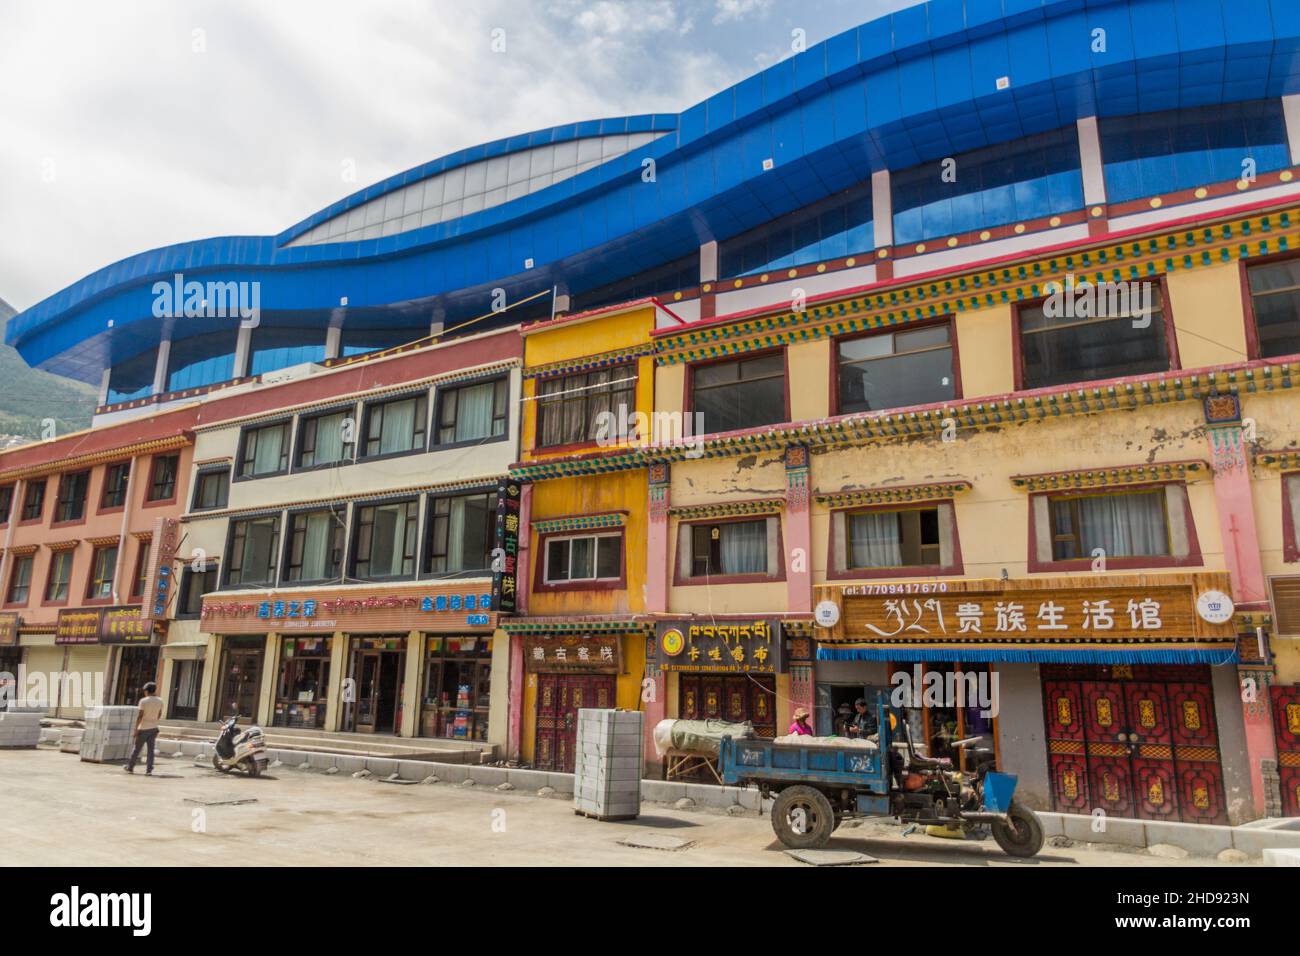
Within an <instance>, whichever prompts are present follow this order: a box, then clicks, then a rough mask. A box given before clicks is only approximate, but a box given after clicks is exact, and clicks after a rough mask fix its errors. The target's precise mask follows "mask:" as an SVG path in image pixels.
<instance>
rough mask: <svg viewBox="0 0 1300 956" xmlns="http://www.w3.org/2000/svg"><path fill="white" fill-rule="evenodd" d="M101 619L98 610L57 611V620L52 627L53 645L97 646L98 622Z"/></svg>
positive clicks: (65, 609)
mask: <svg viewBox="0 0 1300 956" xmlns="http://www.w3.org/2000/svg"><path fill="white" fill-rule="evenodd" d="M102 617H103V615H102V613H101V612H100V609H99V608H95V609H94V610H89V611H83V610H81V609H74V610H68V609H67V608H64V609H63V610H61V611H59V620H58V623H57V624H56V625H55V627H54V643H55V644H98V643H99V622H100V619H101V618H102Z"/></svg>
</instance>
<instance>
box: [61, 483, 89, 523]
mask: <svg viewBox="0 0 1300 956" xmlns="http://www.w3.org/2000/svg"><path fill="white" fill-rule="evenodd" d="M89 486H90V472H88V471H77V472H73V473H72V474H68V475H61V476H60V477H59V500H58V501H57V502H56V503H55V505H54V520H55V521H80V520H81V519H82V518H84V517H85V516H86V489H87V488H88V487H89Z"/></svg>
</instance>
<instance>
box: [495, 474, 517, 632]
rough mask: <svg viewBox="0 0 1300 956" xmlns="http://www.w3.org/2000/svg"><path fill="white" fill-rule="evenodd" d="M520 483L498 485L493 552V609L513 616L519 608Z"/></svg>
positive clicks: (505, 482)
mask: <svg viewBox="0 0 1300 956" xmlns="http://www.w3.org/2000/svg"><path fill="white" fill-rule="evenodd" d="M519 493H520V485H519V482H517V481H514V480H511V479H506V480H504V481H502V482H500V483H498V484H497V524H496V535H495V539H494V541H493V550H492V607H493V609H494V610H496V611H501V612H504V613H506V614H513V613H514V611H515V608H516V607H517V606H518V600H517V599H518V584H519V582H518V579H517V575H516V565H517V563H518V561H519Z"/></svg>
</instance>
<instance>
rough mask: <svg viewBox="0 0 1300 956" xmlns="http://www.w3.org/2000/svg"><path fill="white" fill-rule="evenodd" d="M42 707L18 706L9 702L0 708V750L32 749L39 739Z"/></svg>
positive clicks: (43, 711) (43, 710)
mask: <svg viewBox="0 0 1300 956" xmlns="http://www.w3.org/2000/svg"><path fill="white" fill-rule="evenodd" d="M44 716H45V708H44V707H20V706H18V705H16V704H13V703H10V704H9V705H8V706H7V707H5V708H4V709H0V750H32V749H35V747H36V745H37V744H38V743H40V740H41V718H42V717H44Z"/></svg>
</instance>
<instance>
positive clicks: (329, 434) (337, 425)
mask: <svg viewBox="0 0 1300 956" xmlns="http://www.w3.org/2000/svg"><path fill="white" fill-rule="evenodd" d="M355 434H356V410H355V409H352V408H346V409H343V410H341V411H337V412H330V413H329V414H328V415H316V416H314V417H312V418H304V419H303V420H302V423H301V424H300V425H299V426H298V462H297V465H298V467H299V468H316V467H320V466H324V465H337V464H339V463H340V462H345V461H351V460H352V449H353V447H354V445H355Z"/></svg>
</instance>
